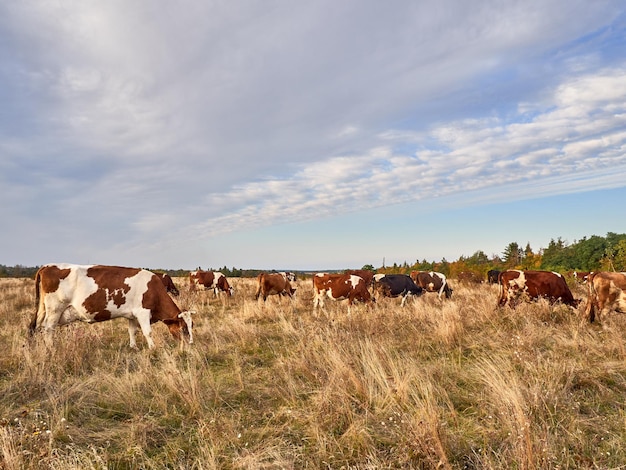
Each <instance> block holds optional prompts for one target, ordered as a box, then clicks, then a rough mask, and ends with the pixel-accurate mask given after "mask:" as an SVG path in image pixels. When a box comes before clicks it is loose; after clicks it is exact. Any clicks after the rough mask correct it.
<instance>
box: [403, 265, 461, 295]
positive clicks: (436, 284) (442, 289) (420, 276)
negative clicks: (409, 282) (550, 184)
mask: <svg viewBox="0 0 626 470" xmlns="http://www.w3.org/2000/svg"><path fill="white" fill-rule="evenodd" d="M411 279H413V282H415V284H417V285H418V286H420V287H421V288H422V289H424V290H425V291H426V292H437V297H438V298H439V299H441V296H442V295H443V294H445V296H446V299H449V298H450V297H452V288H451V287H450V285H449V284H448V280H447V279H446V276H445V275H444V274H442V273H438V272H434V271H431V272H426V271H411Z"/></svg>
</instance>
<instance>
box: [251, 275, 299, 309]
mask: <svg viewBox="0 0 626 470" xmlns="http://www.w3.org/2000/svg"><path fill="white" fill-rule="evenodd" d="M257 284H258V285H257V289H256V294H254V299H255V300H258V299H259V295H262V296H263V301H264V302H265V300H266V299H267V297H268V296H269V295H283V296H285V295H286V296H287V297H290V298H292V297H293V295H294V294H295V293H296V289H295V288H293V287H291V284H290V283H289V277H288V275H287V273H261V274H259V275H258V276H257Z"/></svg>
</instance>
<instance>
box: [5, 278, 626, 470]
mask: <svg viewBox="0 0 626 470" xmlns="http://www.w3.org/2000/svg"><path fill="white" fill-rule="evenodd" d="M175 281H176V283H177V284H178V286H179V287H182V288H181V291H182V292H181V296H180V297H179V298H177V299H176V302H177V303H178V304H179V306H181V307H183V308H192V309H195V310H197V312H198V313H197V314H196V315H195V317H194V322H195V326H194V340H195V342H194V344H193V345H191V346H189V345H187V346H185V347H180V346H179V344H177V343H176V342H175V341H174V340H173V339H172V338H171V335H170V334H169V332H168V331H167V328H166V327H165V325H163V324H161V323H157V324H155V325H154V329H153V337H154V340H155V343H156V345H157V348H156V349H155V350H152V351H149V350H148V349H147V346H146V343H145V340H144V338H143V337H142V336H141V335H138V337H137V342H138V345H139V351H133V350H130V348H129V346H128V333H127V322H126V321H125V320H115V321H109V322H104V323H100V324H96V325H87V324H82V323H80V324H78V323H77V324H72V325H70V326H67V327H63V328H59V329H58V331H57V332H56V334H55V345H54V347H53V348H52V349H51V350H47V349H46V347H45V345H44V342H43V341H42V340H41V339H40V338H39V339H37V338H36V339H35V340H34V341H31V342H29V341H28V338H27V330H28V323H29V321H30V317H31V315H32V312H33V311H34V308H35V306H34V282H33V281H32V280H31V279H0V335H1V339H0V341H1V343H2V345H3V346H2V354H1V355H0V386H1V390H2V393H1V394H0V468H2V469H20V470H23V469H42V468H50V469H74V468H75V469H90V468H91V469H105V468H107V469H135V468H142V469H166V468H167V469H278V468H284V469H302V468H308V469H320V468H329V469H341V468H343V469H385V468H424V469H430V468H444V469H504V468H507V469H508V468H518V469H566V468H577V469H579V468H590V469H591V468H602V469H609V468H624V463H625V462H626V446H625V445H624V443H626V348H625V347H624V339H625V337H626V318H625V316H623V315H618V314H613V315H610V316H609V317H608V318H606V319H605V320H604V321H603V323H602V324H601V325H596V324H594V325H589V324H588V323H587V322H586V321H585V320H584V319H583V318H582V317H581V314H580V312H582V310H583V309H584V302H583V304H582V305H581V306H580V307H579V310H578V313H572V311H571V310H570V309H569V308H567V307H564V306H560V305H557V306H550V305H548V304H547V303H546V302H543V301H542V302H538V303H534V304H522V305H520V306H519V307H518V308H517V309H516V310H510V309H508V308H505V309H501V310H498V309H496V308H495V305H496V301H497V296H498V289H497V287H495V286H490V285H486V284H482V285H460V284H458V283H456V282H454V280H451V281H450V282H451V284H452V286H453V288H454V294H453V296H452V299H450V300H445V299H444V300H441V301H440V300H438V299H437V297H436V295H434V294H425V295H424V296H423V297H421V298H418V299H416V300H412V301H411V300H410V301H408V302H407V306H406V307H404V308H401V307H400V306H399V303H400V300H399V299H383V301H380V302H378V304H377V305H376V306H375V307H374V308H368V307H365V306H362V305H359V306H355V307H353V308H352V313H351V314H350V315H348V314H347V313H346V306H345V305H344V304H343V303H333V302H331V301H330V300H328V301H327V302H326V308H327V310H326V311H325V312H324V311H322V312H319V313H318V315H315V314H314V313H313V311H312V303H313V289H312V283H311V280H310V279H306V280H299V281H297V282H296V283H295V285H296V287H297V288H298V292H297V294H296V299H295V300H293V301H291V300H289V299H287V298H278V297H277V296H271V297H270V298H269V299H268V300H267V302H266V304H265V305H262V303H261V302H256V301H254V300H253V297H254V291H255V289H256V284H255V280H253V279H237V278H232V279H231V281H232V282H231V283H232V285H233V286H234V288H235V295H234V297H232V298H230V299H224V298H222V299H216V298H214V296H213V293H212V292H198V293H192V292H189V291H188V289H187V286H186V283H185V282H184V279H175ZM572 290H573V293H574V295H575V297H577V298H581V297H583V298H586V294H585V291H584V289H583V288H582V287H580V286H573V289H572Z"/></svg>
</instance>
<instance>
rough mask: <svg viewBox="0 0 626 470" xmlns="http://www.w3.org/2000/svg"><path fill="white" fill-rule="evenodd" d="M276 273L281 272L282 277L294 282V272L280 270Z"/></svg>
mask: <svg viewBox="0 0 626 470" xmlns="http://www.w3.org/2000/svg"><path fill="white" fill-rule="evenodd" d="M278 274H282V275H283V277H284V278H285V279H287V280H288V281H289V282H296V274H295V273H292V272H291V271H286V272H285V271H281V272H279V273H278Z"/></svg>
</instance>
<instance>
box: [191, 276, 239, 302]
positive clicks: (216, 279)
mask: <svg viewBox="0 0 626 470" xmlns="http://www.w3.org/2000/svg"><path fill="white" fill-rule="evenodd" d="M198 286H203V287H204V288H205V289H213V292H215V296H216V297H217V295H218V293H219V292H220V291H221V292H225V293H226V295H227V296H229V297H230V296H231V295H233V293H234V292H235V289H233V288H232V287H231V286H230V284H228V280H227V279H226V276H224V275H223V274H222V273H221V272H219V271H202V270H198V271H192V272H190V273H189V288H190V290H195V289H196V287H198Z"/></svg>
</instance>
